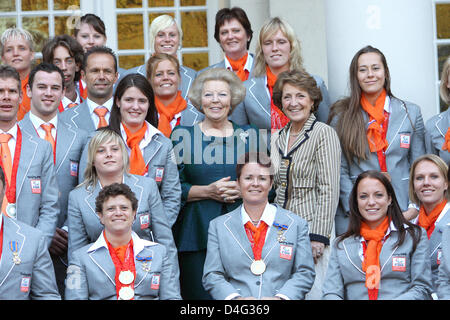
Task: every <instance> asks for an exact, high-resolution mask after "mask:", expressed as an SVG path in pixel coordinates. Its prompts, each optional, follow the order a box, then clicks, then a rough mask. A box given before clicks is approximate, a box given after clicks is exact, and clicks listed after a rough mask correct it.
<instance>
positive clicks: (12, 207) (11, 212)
mask: <svg viewBox="0 0 450 320" xmlns="http://www.w3.org/2000/svg"><path fill="white" fill-rule="evenodd" d="M6 214H7V215H8V217H10V218H13V219H16V217H17V211H16V204H15V203H8V205H7V206H6Z"/></svg>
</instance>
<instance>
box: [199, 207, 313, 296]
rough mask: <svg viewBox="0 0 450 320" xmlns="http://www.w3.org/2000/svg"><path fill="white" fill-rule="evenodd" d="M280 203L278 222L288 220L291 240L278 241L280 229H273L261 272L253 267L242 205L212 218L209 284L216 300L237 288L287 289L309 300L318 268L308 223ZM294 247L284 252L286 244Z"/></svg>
mask: <svg viewBox="0 0 450 320" xmlns="http://www.w3.org/2000/svg"><path fill="white" fill-rule="evenodd" d="M276 206H277V212H276V215H275V220H274V222H277V223H279V224H280V225H283V224H284V225H287V226H288V228H287V230H286V231H285V232H284V236H285V237H286V240H285V242H283V243H280V242H278V241H277V236H278V234H277V231H278V230H277V229H276V228H275V227H274V226H270V232H269V234H268V237H267V238H266V241H265V244H264V247H263V249H262V259H263V260H264V262H265V264H266V267H267V269H266V271H265V272H264V273H263V274H261V275H259V276H256V275H254V274H253V273H252V272H251V271H250V264H251V263H252V261H253V259H254V256H253V252H252V248H251V246H250V242H249V240H248V238H247V235H246V233H245V228H244V226H243V225H242V218H241V206H239V207H238V208H236V209H235V210H233V211H231V212H229V213H227V214H224V215H222V216H219V217H217V218H215V219H214V220H212V221H211V222H210V225H209V231H208V247H207V254H206V260H205V266H204V271H203V286H204V288H205V290H207V291H208V292H209V293H210V294H211V296H212V297H213V298H214V299H216V300H223V299H225V298H226V297H227V296H229V295H230V294H232V293H238V294H239V295H241V296H243V297H246V296H253V297H255V298H257V299H260V298H261V297H271V296H274V295H276V294H283V295H285V296H287V297H288V298H289V299H296V300H298V299H304V297H305V295H306V294H307V293H308V292H309V291H310V290H311V287H312V285H313V283H314V277H315V271H314V262H313V258H312V252H311V244H310V241H309V236H308V224H307V222H306V221H305V220H303V219H302V218H300V217H298V216H297V215H295V214H294V213H292V212H290V211H287V210H284V209H283V208H281V207H279V206H278V205H276ZM284 245H288V246H291V248H292V255H291V259H285V258H281V257H280V250H281V248H282V246H284Z"/></svg>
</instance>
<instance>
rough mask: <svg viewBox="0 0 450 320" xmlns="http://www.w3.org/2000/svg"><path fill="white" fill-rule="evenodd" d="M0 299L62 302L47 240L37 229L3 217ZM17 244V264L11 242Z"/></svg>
mask: <svg viewBox="0 0 450 320" xmlns="http://www.w3.org/2000/svg"><path fill="white" fill-rule="evenodd" d="M2 219H3V245H2V259H1V263H0V300H30V299H31V300H61V297H60V295H59V293H58V288H57V286H56V280H55V271H54V269H53V263H52V259H51V258H50V254H49V252H48V248H47V243H46V241H47V240H46V238H45V237H44V235H43V234H42V232H40V231H39V230H37V229H35V228H32V227H30V226H28V225H27V224H25V223H22V222H20V221H16V220H14V219H11V218H8V217H6V216H4V215H3V217H2ZM12 241H17V253H18V257H19V259H20V263H19V264H15V263H14V261H13V258H14V255H13V251H12V249H11V247H10V242H12Z"/></svg>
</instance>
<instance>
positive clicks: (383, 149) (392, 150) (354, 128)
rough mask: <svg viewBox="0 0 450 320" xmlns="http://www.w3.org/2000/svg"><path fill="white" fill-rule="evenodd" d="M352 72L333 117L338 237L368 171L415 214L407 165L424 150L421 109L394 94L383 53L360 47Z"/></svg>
mask: <svg viewBox="0 0 450 320" xmlns="http://www.w3.org/2000/svg"><path fill="white" fill-rule="evenodd" d="M349 76H350V96H349V97H346V98H344V99H341V100H339V101H337V102H336V103H335V104H334V105H333V106H332V108H331V109H332V110H331V112H330V117H329V122H330V123H331V125H332V126H333V127H334V128H335V129H336V132H337V134H338V136H339V140H340V142H341V148H342V159H341V193H340V204H339V207H338V210H337V212H336V233H337V234H338V235H339V234H342V233H343V232H345V231H346V230H347V226H348V217H349V210H350V209H349V207H348V197H349V194H350V190H351V188H352V186H353V184H354V181H355V179H356V177H357V176H358V175H359V174H360V173H361V172H363V171H366V170H379V171H381V172H384V173H385V174H387V175H388V176H390V178H391V181H392V185H393V187H394V190H395V193H396V195H397V198H398V203H399V205H400V208H401V210H402V211H403V212H404V214H405V217H406V219H407V220H410V219H412V218H414V216H416V215H417V213H418V210H417V209H416V208H415V207H414V206H413V205H412V203H411V202H410V201H409V199H408V179H409V168H410V166H411V164H412V162H413V161H414V160H415V159H416V158H417V157H419V156H420V155H422V154H424V153H425V144H424V124H423V119H422V114H421V111H420V107H419V106H417V105H415V104H413V103H410V102H406V101H402V100H400V99H398V98H396V97H395V96H394V95H393V94H392V92H391V76H390V73H389V68H388V66H387V62H386V58H385V56H384V55H383V53H382V52H381V51H380V50H378V49H376V48H374V47H372V46H366V47H364V48H362V49H360V50H359V51H358V52H357V53H356V54H355V56H354V57H353V59H352V62H351V64H350V69H349ZM409 204H410V206H409ZM407 210H408V211H407Z"/></svg>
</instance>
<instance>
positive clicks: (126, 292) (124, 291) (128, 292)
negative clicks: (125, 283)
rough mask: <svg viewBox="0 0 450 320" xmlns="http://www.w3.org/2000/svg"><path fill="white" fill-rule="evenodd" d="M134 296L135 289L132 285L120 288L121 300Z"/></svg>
mask: <svg viewBox="0 0 450 320" xmlns="http://www.w3.org/2000/svg"><path fill="white" fill-rule="evenodd" d="M133 297H134V290H133V289H132V288H131V287H122V288H120V290H119V300H131V299H133Z"/></svg>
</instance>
